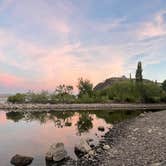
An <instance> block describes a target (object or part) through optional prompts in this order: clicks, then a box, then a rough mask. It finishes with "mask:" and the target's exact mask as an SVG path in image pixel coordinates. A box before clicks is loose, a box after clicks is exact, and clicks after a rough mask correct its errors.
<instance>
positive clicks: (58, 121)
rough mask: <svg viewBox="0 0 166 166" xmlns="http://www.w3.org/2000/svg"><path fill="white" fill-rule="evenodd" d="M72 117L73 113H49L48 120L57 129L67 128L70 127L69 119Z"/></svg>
mask: <svg viewBox="0 0 166 166" xmlns="http://www.w3.org/2000/svg"><path fill="white" fill-rule="evenodd" d="M73 115H74V112H67V111H59V112H50V115H49V119H50V120H52V121H53V122H54V124H55V126H57V127H64V126H66V127H68V126H71V125H72V122H71V117H72V116H73Z"/></svg>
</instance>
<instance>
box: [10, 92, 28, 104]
mask: <svg viewBox="0 0 166 166" xmlns="http://www.w3.org/2000/svg"><path fill="white" fill-rule="evenodd" d="M25 96H26V95H25V94H21V93H17V94H16V95H13V96H9V97H8V102H11V103H24V102H25Z"/></svg>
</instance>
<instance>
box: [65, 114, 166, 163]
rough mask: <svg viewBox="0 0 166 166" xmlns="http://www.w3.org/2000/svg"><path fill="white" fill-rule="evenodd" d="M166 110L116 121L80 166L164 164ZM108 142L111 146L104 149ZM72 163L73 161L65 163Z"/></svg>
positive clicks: (80, 160)
mask: <svg viewBox="0 0 166 166" xmlns="http://www.w3.org/2000/svg"><path fill="white" fill-rule="evenodd" d="M165 119H166V111H159V112H149V113H142V114H140V115H139V116H138V117H136V118H133V119H130V120H126V121H123V122H120V123H117V124H115V125H114V126H113V128H112V129H109V131H108V132H107V133H106V134H105V135H104V136H103V139H102V140H101V141H100V143H99V145H98V146H96V147H95V148H94V156H91V157H86V156H83V157H82V158H80V159H79V160H78V161H77V164H76V165H80V166H87V165H91V166H100V165H103V166H110V165H111V166H118V165H131V166H132V165H137V166H143V165H148V166H165V165H166V140H165V137H166V130H165V128H166V123H165ZM105 145H108V146H110V149H107V150H106V149H104V148H103V147H104V146H105ZM66 166H70V164H69V165H68V164H66Z"/></svg>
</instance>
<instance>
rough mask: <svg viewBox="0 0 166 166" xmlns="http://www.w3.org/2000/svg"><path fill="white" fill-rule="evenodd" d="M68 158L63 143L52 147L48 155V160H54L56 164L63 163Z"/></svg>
mask: <svg viewBox="0 0 166 166" xmlns="http://www.w3.org/2000/svg"><path fill="white" fill-rule="evenodd" d="M66 157H67V152H66V150H65V148H64V144H63V143H55V144H52V145H51V146H50V149H49V151H48V152H47V153H46V160H53V161H55V162H58V161H62V160H63V159H65V158H66Z"/></svg>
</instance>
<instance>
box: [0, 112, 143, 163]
mask: <svg viewBox="0 0 166 166" xmlns="http://www.w3.org/2000/svg"><path fill="white" fill-rule="evenodd" d="M140 113H141V111H114V112H111V111H102V110H101V111H88V112H87V111H76V112H72V111H58V112H57V111H47V112H45V111H43V112H7V113H5V112H4V111H0V133H3V134H2V135H1V137H0V142H2V143H3V144H1V148H0V161H1V162H0V163H1V164H0V165H5V166H10V164H9V163H10V162H9V161H10V158H11V157H12V156H13V155H15V154H17V153H19V154H22V155H29V156H33V157H34V161H33V163H32V166H36V165H45V164H44V163H45V159H44V155H45V152H46V151H47V150H48V148H49V146H50V144H52V143H54V142H59V141H60V142H63V143H64V145H65V148H66V150H67V152H68V154H69V155H70V156H71V157H72V158H76V156H75V154H74V145H75V144H76V143H78V142H79V140H80V137H82V138H85V139H86V138H93V139H94V144H97V143H98V141H99V139H100V138H101V136H102V135H103V134H104V133H105V132H107V131H108V127H109V126H110V124H113V123H117V122H119V121H122V120H125V119H128V118H131V117H134V116H137V115H139V114H140ZM98 126H104V127H105V132H100V131H98ZM34 149H35V150H34Z"/></svg>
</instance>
